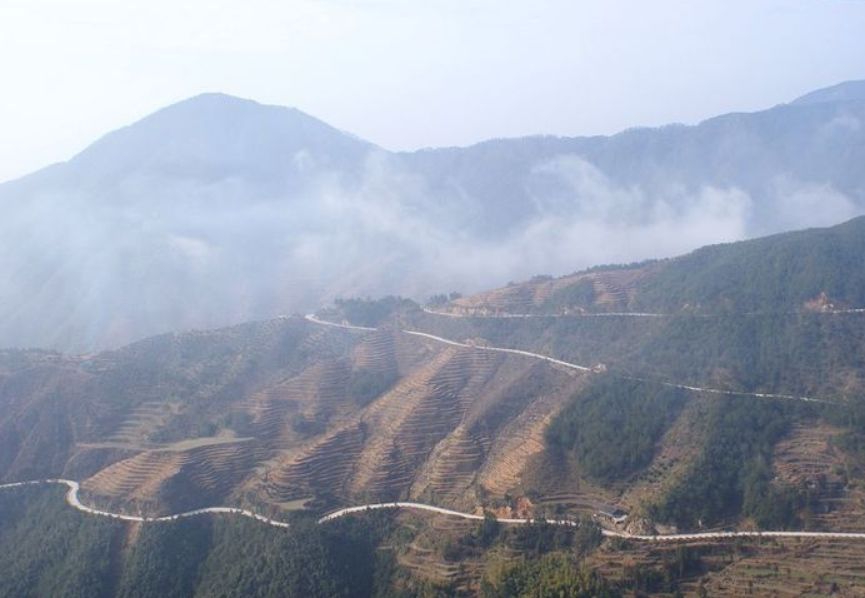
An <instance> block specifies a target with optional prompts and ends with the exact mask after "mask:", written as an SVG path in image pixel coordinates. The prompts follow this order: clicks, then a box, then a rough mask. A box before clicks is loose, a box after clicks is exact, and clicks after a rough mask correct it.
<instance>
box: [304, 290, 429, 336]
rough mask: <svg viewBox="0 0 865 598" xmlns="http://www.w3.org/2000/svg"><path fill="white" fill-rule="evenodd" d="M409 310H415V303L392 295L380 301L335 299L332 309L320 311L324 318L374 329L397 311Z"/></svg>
mask: <svg viewBox="0 0 865 598" xmlns="http://www.w3.org/2000/svg"><path fill="white" fill-rule="evenodd" d="M411 308H417V303H415V302H414V301H412V300H411V299H404V298H403V297H394V296H392V295H389V296H387V297H382V298H381V299H370V298H366V299H361V298H352V299H337V300H336V301H334V307H333V308H331V309H325V310H322V311H321V315H322V316H324V317H326V318H331V317H334V316H335V317H336V318H337V319H338V320H342V319H344V320H346V321H348V322H349V323H350V324H353V325H355V326H368V327H370V328H375V327H377V326H379V325H380V324H381V323H382V322H384V320H386V319H387V318H388V317H389V316H390V315H391V314H392V313H394V312H396V311H397V310H400V309H411Z"/></svg>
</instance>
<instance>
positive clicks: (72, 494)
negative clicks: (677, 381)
mask: <svg viewBox="0 0 865 598" xmlns="http://www.w3.org/2000/svg"><path fill="white" fill-rule="evenodd" d="M38 485H62V486H66V487H67V488H68V489H69V490H68V491H67V492H66V503H67V504H68V505H69V506H71V507H73V508H75V509H77V510H79V511H81V512H82V513H86V514H88V515H96V516H99V517H107V518H109V519H115V520H118V521H131V522H137V523H170V522H174V521H179V520H180V519H187V518H189V517H198V516H201V515H240V516H242V517H249V518H250V519H254V520H256V521H259V522H261V523H264V524H266V525H270V526H272V527H278V528H288V527H290V524H288V523H286V522H284V521H278V520H276V519H271V518H269V517H265V516H264V515H259V514H258V513H255V512H253V511H249V510H247V509H239V508H236V507H207V508H205V509H195V510H193V511H184V512H183V513H177V514H175V515H164V516H162V517H141V516H136V515H125V514H123V513H111V512H109V511H102V510H99V509H94V508H93V507H88V506H87V505H84V504H82V503H81V500H80V499H79V497H78V491H79V489H80V487H79V484H78V482H75V481H73V480H65V479H62V478H51V479H45V480H32V481H27V482H14V483H11V484H0V490H8V489H13V488H21V487H25V486H38ZM380 509H408V510H413V511H425V512H429V513H435V514H438V515H446V516H449V517H459V518H461V519H469V520H473V521H482V520H483V519H484V516H483V515H475V514H472V513H462V512H460V511H454V510H452V509H445V508H442V507H436V506H433V505H425V504H423V503H416V502H385V503H372V504H366V505H358V506H355V507H346V508H344V509H340V510H338V511H334V512H333V513H330V514H328V515H325V516H324V517H322V518H321V519H319V520H318V523H319V524H325V523H328V522H330V521H334V520H336V519H339V518H341V517H346V516H348V515H352V514H356V513H365V512H368V511H375V510H380ZM496 520H497V521H498V522H499V523H504V524H513V525H526V524H529V523H532V522H534V521H535V520H533V519H508V518H497V519H496ZM545 521H546V522H547V523H548V524H550V525H562V526H567V527H577V526H578V525H579V522H577V521H572V520H569V519H548V520H545ZM601 533H602V534H603V535H604V536H606V537H608V538H623V539H626V540H639V541H645V542H688V541H701V540H729V539H735V538H816V539H824V540H865V532H792V531H735V532H699V533H689V534H655V535H649V534H629V533H627V532H622V531H616V530H609V529H602V530H601Z"/></svg>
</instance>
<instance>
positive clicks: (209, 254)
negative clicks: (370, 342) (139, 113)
mask: <svg viewBox="0 0 865 598" xmlns="http://www.w3.org/2000/svg"><path fill="white" fill-rule="evenodd" d="M862 96H863V94H862V83H861V82H850V83H845V84H841V85H839V86H836V87H833V88H828V89H826V90H819V91H816V92H813V93H810V94H807V95H805V96H803V97H802V98H800V99H798V100H795V101H793V102H791V103H789V104H781V105H778V106H776V107H774V108H771V109H769V110H765V111H762V112H757V113H752V114H729V115H724V116H719V117H717V118H713V119H709V120H707V121H705V122H703V123H700V124H699V125H697V126H680V125H671V126H667V127H662V128H657V129H632V130H628V131H625V132H623V133H620V134H618V135H613V136H610V137H590V138H562V137H550V136H546V137H541V136H538V137H528V138H521V139H503V140H491V141H486V142H483V143H479V144H477V145H473V146H470V147H465V148H439V149H429V150H422V151H417V152H411V153H398V152H390V151H388V150H386V149H384V148H381V147H378V146H376V145H375V144H373V143H370V142H367V141H364V140H361V139H358V138H357V137H355V136H353V135H351V134H349V133H346V132H343V131H339V130H337V129H335V128H333V127H331V126H329V125H327V124H326V123H324V122H322V121H320V120H317V119H315V118H314V117H312V116H309V115H307V114H304V113H302V112H300V111H298V110H294V109H290V108H281V107H274V106H264V105H260V104H257V103H255V102H252V101H248V100H241V99H238V98H233V97H230V96H225V95H221V94H206V95H202V96H197V97H195V98H192V99H190V100H187V101H184V102H181V103H179V104H176V105H173V106H170V107H168V108H165V109H164V110H161V111H159V112H157V113H155V114H153V115H151V116H149V117H147V118H145V119H143V120H141V121H139V122H137V123H134V124H132V125H131V126H129V127H126V128H124V129H121V130H118V131H115V132H113V133H110V134H109V135H107V136H105V137H104V138H103V139H101V140H99V141H97V142H96V143H94V144H93V145H92V146H90V147H89V148H87V149H86V150H84V151H83V152H81V153H80V154H79V155H77V156H75V157H74V158H73V159H71V160H70V161H69V162H66V163H62V164H57V165H54V166H51V167H49V168H46V169H44V170H42V171H39V172H36V173H34V174H32V175H30V176H27V177H24V178H22V179H19V180H16V181H11V182H8V183H5V184H3V185H0V205H2V209H3V216H4V217H3V218H2V219H0V248H2V249H3V251H2V254H3V255H4V258H3V259H2V260H0V276H2V277H3V279H4V280H6V281H7V283H5V284H4V285H3V288H2V289H0V306H3V307H0V346H6V347H41V348H57V349H63V350H72V351H90V350H93V349H101V348H107V347H118V346H121V345H123V344H125V343H128V342H130V341H133V340H136V339H140V338H143V337H146V336H149V335H152V334H155V333H160V332H167V331H171V330H183V329H190V328H208V327H214V326H219V325H227V324H231V323H237V322H242V321H247V320H251V319H261V318H268V317H273V316H275V315H277V314H280V313H291V312H295V311H296V312H306V311H309V310H312V309H315V308H316V307H317V306H319V305H321V304H324V303H326V302H328V301H329V300H330V299H332V298H335V297H338V296H352V295H361V296H364V295H370V296H379V295H383V294H388V293H396V294H402V295H406V296H412V297H415V298H416V299H423V298H425V297H427V296H428V295H430V294H432V293H434V292H442V291H450V290H461V291H463V292H473V291H480V290H483V289H484V288H492V287H496V286H500V285H502V284H504V283H505V282H507V281H508V280H521V279H525V278H528V277H529V276H531V275H533V274H538V273H549V274H557V275H558V274H565V273H567V272H571V271H574V270H576V269H579V268H581V267H585V266H590V265H593V264H596V263H619V262H630V261H636V260H640V259H645V258H650V257H666V256H669V255H674V254H678V253H682V252H684V251H687V250H690V249H693V248H696V247H698V246H701V245H704V244H707V243H713V242H720V241H733V240H738V239H741V238H745V237H752V236H757V235H762V234H766V233H772V232H778V231H780V230H788V229H793V228H800V227H803V226H811V225H828V224H835V223H837V222H840V221H842V220H845V219H848V218H851V217H853V216H855V215H857V214H859V213H861V212H862V210H863V205H865V192H863V189H865V181H863V178H862V177H863V174H862V169H861V168H860V166H861V164H862V163H863V162H865V128H863V126H862V123H863V119H865V99H863V97H862Z"/></svg>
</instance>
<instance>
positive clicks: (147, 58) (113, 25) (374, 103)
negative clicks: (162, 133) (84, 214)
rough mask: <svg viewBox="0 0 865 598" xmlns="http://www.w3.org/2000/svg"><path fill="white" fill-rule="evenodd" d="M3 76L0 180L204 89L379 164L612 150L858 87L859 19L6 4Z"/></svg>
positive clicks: (380, 3) (701, 11)
mask: <svg viewBox="0 0 865 598" xmlns="http://www.w3.org/2000/svg"><path fill="white" fill-rule="evenodd" d="M0 77H2V93H0V132H2V138H3V143H2V144H0V180H5V179H9V178H13V177H16V176H19V175H22V174H25V173H27V172H29V171H31V170H34V169H36V168H38V167H40V166H43V165H45V164H47V163H49V162H54V161H58V160H63V159H66V158H68V157H70V156H71V155H72V154H74V153H75V152H77V151H78V150H80V149H81V148H82V147H83V146H85V145H87V144H88V143H89V142H91V141H93V140H94V139H95V138H96V137H98V136H100V135H101V134H103V133H105V132H107V131H109V130H112V129H114V128H117V127H119V126H122V125H124V124H128V123H129V122H131V121H132V120H135V119H137V118H139V117H141V116H144V115H146V114H147V113H149V112H151V111H153V110H155V109H158V108H160V107H162V106H164V105H166V104H169V103H171V102H174V101H177V100H180V99H183V98H185V97H188V96H191V95H194V94H197V93H200V92H203V91H223V92H226V93H231V94H235V95H239V96H243V97H248V98H253V99H256V100H259V101H262V102H266V103H274V104H284V105H291V106H296V107H298V108H300V109H301V110H304V111H306V112H309V113H311V114H313V115H315V116H318V117H320V118H322V119H324V120H326V121H328V122H330V123H331V124H333V125H335V126H337V127H340V128H343V129H346V130H348V131H351V132H353V133H356V134H357V135H360V136H362V137H364V138H366V139H369V140H370V141H373V142H375V143H378V144H380V145H383V146H385V147H387V148H391V149H414V148H418V147H424V146H438V145H465V144H470V143H473V142H475V141H480V140H483V139H486V138H490V137H506V136H507V137H509V136H518V135H526V134H533V133H553V134H559V135H585V134H597V133H612V132H615V131H618V130H620V129H623V128H627V127H630V126H636V125H657V124H663V123H667V122H673V121H677V122H686V123H691V122H696V121H698V120H700V119H703V118H705V117H708V116H712V115H714V114H718V113H722V112H728V111H737V110H755V109H760V108H763V107H768V106H771V105H774V104H777V103H780V102H783V101H787V100H790V99H793V98H794V97H795V96H797V95H799V94H801V93H804V92H807V91H810V90H812V89H815V88H818V87H822V86H826V85H830V84H833V83H836V82H839V81H842V80H846V79H857V78H865V1H862V0H698V1H695V0H654V1H652V2H644V1H642V0H627V1H625V0H603V1H601V0H597V1H593V2H587V1H583V0H534V1H525V2H517V1H513V0H358V1H354V2H352V1H349V0H246V1H244V2H238V1H236V0H188V1H180V0H171V1H168V0H147V1H146V2H142V1H138V0H135V1H120V0H76V1H75V2H70V1H69V0H4V1H3V2H2V3H0Z"/></svg>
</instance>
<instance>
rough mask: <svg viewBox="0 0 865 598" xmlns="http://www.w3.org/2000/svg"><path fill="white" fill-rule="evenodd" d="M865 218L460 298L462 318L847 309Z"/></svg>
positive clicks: (853, 300)
mask: <svg viewBox="0 0 865 598" xmlns="http://www.w3.org/2000/svg"><path fill="white" fill-rule="evenodd" d="M863 251H865V218H863V217H858V218H855V219H853V220H850V221H849V222H846V223H843V224H841V225H838V226H835V227H832V228H814V229H807V230H803V231H795V232H792V233H784V234H778V235H773V236H770V237H764V238H759V239H753V240H749V241H742V242H738V243H728V244H721V245H713V246H708V247H703V248H701V249H698V250H696V251H694V252H692V253H689V254H687V255H684V256H680V257H677V258H671V259H666V260H654V261H646V262H643V263H639V264H631V265H627V266H615V267H606V268H605V267H598V268H591V269H589V270H585V271H581V272H576V273H574V274H570V275H567V276H563V277H561V278H555V279H554V278H552V277H550V276H538V277H535V278H533V279H531V280H530V281H527V282H525V283H521V284H515V283H512V284H510V285H508V286H507V287H504V288H500V289H494V290H491V291H487V292H484V293H478V294H476V295H473V296H470V297H465V298H459V299H456V300H455V301H453V302H451V303H450V304H449V305H446V306H443V307H442V306H440V307H439V309H440V310H445V311H447V312H450V313H453V314H457V315H481V316H483V315H491V314H492V315H521V314H528V315H536V316H540V315H565V314H586V315H592V314H601V315H603V314H605V313H618V312H634V313H647V314H649V315H653V314H661V315H676V314H680V315H701V314H706V313H719V312H720V313H724V312H729V313H754V314H779V315H783V314H790V313H800V312H809V311H814V312H843V311H849V310H856V309H861V308H863V306H865V295H863V294H862V291H863V289H865V271H863V270H862V269H861V268H859V267H858V266H857V258H856V257H855V256H857V255H859V254H860V253H861V252H863Z"/></svg>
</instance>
